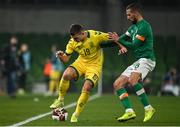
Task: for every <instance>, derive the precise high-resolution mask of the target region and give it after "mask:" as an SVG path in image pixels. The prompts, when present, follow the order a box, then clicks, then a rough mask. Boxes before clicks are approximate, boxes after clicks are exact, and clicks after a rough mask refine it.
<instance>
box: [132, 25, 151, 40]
mask: <svg viewBox="0 0 180 127" xmlns="http://www.w3.org/2000/svg"><path fill="white" fill-rule="evenodd" d="M147 32H148V30H147V28H146V27H140V28H139V29H138V31H137V34H136V36H135V39H136V40H138V41H140V42H144V41H145V39H146V35H147Z"/></svg>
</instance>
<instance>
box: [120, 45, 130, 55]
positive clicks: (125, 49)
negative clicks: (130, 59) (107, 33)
mask: <svg viewBox="0 0 180 127" xmlns="http://www.w3.org/2000/svg"><path fill="white" fill-rule="evenodd" d="M127 51H128V50H127V48H126V47H124V46H123V47H121V49H119V53H118V55H121V54H125V53H126V52H127Z"/></svg>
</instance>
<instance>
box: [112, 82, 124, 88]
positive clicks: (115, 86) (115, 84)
mask: <svg viewBox="0 0 180 127" xmlns="http://www.w3.org/2000/svg"><path fill="white" fill-rule="evenodd" d="M113 87H114V89H116V90H117V89H120V88H122V87H123V84H122V83H121V82H120V81H119V80H116V81H115V82H114V83H113Z"/></svg>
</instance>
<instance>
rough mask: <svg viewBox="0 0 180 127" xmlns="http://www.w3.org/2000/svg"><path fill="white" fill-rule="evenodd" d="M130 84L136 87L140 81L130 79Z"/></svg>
mask: <svg viewBox="0 0 180 127" xmlns="http://www.w3.org/2000/svg"><path fill="white" fill-rule="evenodd" d="M128 82H129V84H130V85H132V86H133V85H135V84H137V83H138V80H137V79H134V78H129V80H128Z"/></svg>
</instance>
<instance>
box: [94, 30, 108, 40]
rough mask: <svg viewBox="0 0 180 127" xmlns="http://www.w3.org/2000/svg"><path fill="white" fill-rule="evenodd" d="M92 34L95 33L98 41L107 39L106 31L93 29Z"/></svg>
mask: <svg viewBox="0 0 180 127" xmlns="http://www.w3.org/2000/svg"><path fill="white" fill-rule="evenodd" d="M94 35H95V37H96V39H97V40H98V42H99V43H101V42H103V41H108V40H109V36H108V33H104V32H100V31H94Z"/></svg>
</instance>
